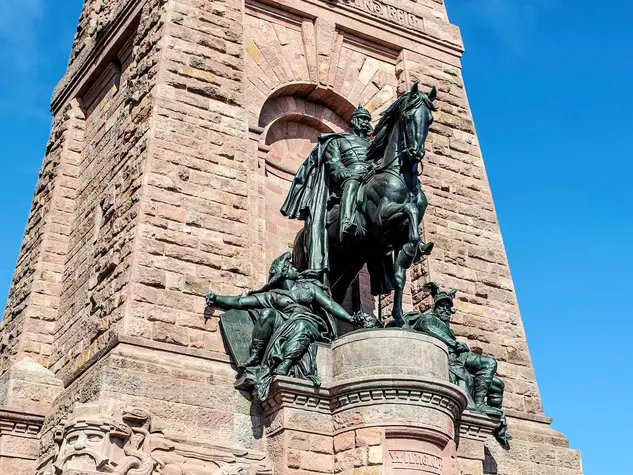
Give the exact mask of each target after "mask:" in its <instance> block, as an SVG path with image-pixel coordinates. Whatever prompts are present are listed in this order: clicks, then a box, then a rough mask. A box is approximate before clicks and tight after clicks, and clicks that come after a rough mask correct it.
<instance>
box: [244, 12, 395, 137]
mask: <svg viewBox="0 0 633 475" xmlns="http://www.w3.org/2000/svg"><path fill="white" fill-rule="evenodd" d="M244 37H245V55H244V63H245V73H246V74H245V77H246V102H245V105H246V109H247V110H248V114H249V116H250V117H249V122H250V124H251V126H256V125H258V124H259V126H260V127H262V125H261V124H260V120H259V119H260V116H261V112H262V111H263V109H264V108H265V107H266V103H267V102H269V101H270V100H271V99H274V98H277V97H282V96H292V97H295V98H296V97H302V98H304V99H306V100H307V101H309V102H311V103H315V104H320V105H324V106H326V107H328V108H329V109H331V110H333V111H334V112H335V113H336V114H337V115H338V116H340V117H342V118H343V119H349V116H350V115H351V113H352V111H353V110H354V108H355V107H356V106H358V105H359V104H360V105H362V106H364V107H366V108H367V109H368V110H369V111H370V112H372V113H376V114H377V113H379V112H380V111H381V110H384V108H386V107H387V106H388V104H389V103H390V102H391V101H392V100H393V99H394V98H395V97H396V95H397V89H398V81H399V80H400V79H402V78H401V74H400V73H401V68H398V67H396V64H397V63H398V61H400V58H399V52H398V51H392V50H389V49H388V48H384V47H376V46H375V45H370V44H368V42H367V41H364V40H363V39H362V38H359V37H355V36H354V35H351V34H349V33H347V32H346V31H344V30H342V29H340V28H338V27H337V26H336V25H335V24H333V23H332V24H330V23H321V24H320V25H319V27H318V28H317V25H316V24H315V22H314V20H312V19H309V18H305V17H300V16H297V15H293V14H289V13H288V12H283V15H280V14H279V11H277V10H275V9H274V8H271V7H265V8H259V7H254V6H251V7H249V8H247V14H246V16H245V23H244Z"/></svg>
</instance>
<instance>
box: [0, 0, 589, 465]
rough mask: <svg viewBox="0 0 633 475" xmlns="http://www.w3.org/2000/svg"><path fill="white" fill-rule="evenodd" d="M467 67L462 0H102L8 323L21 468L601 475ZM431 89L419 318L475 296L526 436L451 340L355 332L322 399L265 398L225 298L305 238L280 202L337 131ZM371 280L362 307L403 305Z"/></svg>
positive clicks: (290, 383) (72, 75)
mask: <svg viewBox="0 0 633 475" xmlns="http://www.w3.org/2000/svg"><path fill="white" fill-rule="evenodd" d="M462 53H463V46H462V41H461V36H460V33H459V29H458V28H457V27H456V26H454V25H452V24H451V23H450V22H449V20H448V16H447V12H446V8H445V5H444V1H443V0H417V1H416V0H284V1H275V0H86V2H85V5H84V8H83V12H82V14H81V19H80V24H79V27H78V29H77V35H76V37H75V42H74V45H73V48H72V53H71V58H70V62H69V66H68V71H67V73H66V75H65V76H64V78H63V79H62V80H61V82H60V84H59V85H58V87H57V88H56V90H55V92H54V95H53V99H52V105H51V107H52V112H53V118H54V120H53V127H52V131H51V137H50V141H49V143H48V145H47V149H46V155H45V158H44V162H43V165H42V170H41V173H40V177H39V180H38V184H37V188H36V191H35V196H34V199H33V206H32V208H31V212H30V215H29V218H28V223H27V228H26V231H25V235H24V240H23V244H22V248H21V251H20V256H19V259H18V262H17V267H16V271H15V275H14V279H13V283H12V286H11V290H10V295H9V298H8V302H7V306H6V310H5V312H4V319H3V323H2V327H1V331H0V374H1V376H0V473H2V474H16V475H17V474H19V475H23V474H24V475H27V474H28V475H34V474H36V473H37V474H50V475H53V474H56V475H59V474H71V473H72V474H79V473H82V474H83V473H90V474H92V473H118V474H122V475H127V474H132V475H145V474H147V475H149V474H152V473H156V474H158V473H162V474H165V475H178V474H182V475H184V474H192V475H197V474H201V475H202V474H272V473H275V474H295V475H299V474H307V473H324V474H328V473H329V474H334V473H342V474H380V473H385V474H392V473H393V474H418V473H432V474H438V475H440V474H441V475H454V474H463V475H483V474H488V475H493V474H496V475H523V474H539V475H540V474H548V475H580V474H581V473H582V469H581V461H580V455H579V453H578V452H576V451H574V450H571V449H569V448H568V443H567V440H566V439H565V437H564V436H563V435H562V434H560V433H558V432H556V431H555V430H553V429H552V428H551V427H550V423H551V419H550V418H549V417H547V416H546V415H545V414H544V412H543V408H542V405H541V399H540V395H539V391H538V387H537V383H536V378H535V375H534V370H533V367H532V363H531V360H530V353H529V350H528V346H527V342H526V337H525V332H524V330H523V325H522V322H521V316H520V313H519V309H518V305H517V301H516V296H515V293H514V288H513V283H512V278H511V275H510V271H509V267H508V264H507V259H506V254H505V250H504V247H503V242H502V238H501V234H500V231H499V226H498V223H497V218H496V214H495V209H494V205H493V201H492V197H491V194H490V188H489V185H488V182H487V178H486V172H485V168H484V163H483V159H482V156H481V152H480V148H479V144H478V140H477V135H476V132H475V128H474V124H473V121H472V116H471V112H470V109H469V106H468V102H467V98H466V93H465V90H464V84H463V80H462V75H461V63H460V57H461V55H462ZM416 82H417V83H419V88H420V90H421V91H425V92H426V91H429V90H431V87H432V86H436V88H437V89H436V92H434V93H433V94H432V102H433V104H434V105H433V106H432V108H434V109H436V110H435V111H434V112H433V116H434V122H433V124H432V125H431V127H430V131H429V134H428V138H427V140H426V147H425V152H426V153H425V154H424V159H423V163H424V168H423V173H422V174H421V182H422V183H421V187H422V188H423V189H424V191H425V193H426V197H427V198H428V202H429V207H428V210H427V211H426V214H425V217H424V220H423V223H421V227H420V232H421V236H420V239H421V241H422V242H433V243H434V249H433V251H432V252H431V253H430V255H428V256H425V257H424V258H423V259H416V263H414V264H413V265H412V267H411V270H410V272H409V283H408V284H407V286H406V287H405V291H404V299H403V300H404V304H403V306H404V308H405V311H412V310H418V311H420V310H426V309H427V308H429V307H430V306H431V303H430V299H429V293H428V292H427V291H426V290H425V289H427V288H428V286H425V285H426V284H429V283H431V282H437V283H439V284H440V285H441V286H442V287H443V288H451V289H452V288H456V289H459V292H458V294H457V296H456V297H455V301H454V305H455V307H456V313H455V314H454V315H453V316H452V329H453V331H454V332H455V334H456V335H457V337H458V338H459V341H460V344H461V345H463V347H464V348H466V349H468V347H469V348H470V351H472V352H473V354H482V355H485V356H489V357H491V358H488V360H490V361H495V362H498V366H495V367H496V374H497V376H498V377H499V379H500V380H503V381H504V382H505V395H504V398H503V411H504V412H505V416H506V417H507V421H508V426H509V432H510V433H511V434H512V436H513V440H512V441H511V442H510V443H509V444H508V445H507V446H505V447H504V446H502V444H500V443H499V442H497V440H495V437H494V432H495V430H496V429H495V428H496V427H497V426H498V419H494V417H490V416H489V415H486V414H482V413H480V412H477V411H472V410H469V409H468V408H467V406H468V407H469V408H470V404H469V403H468V397H467V393H466V392H464V388H463V387H461V386H458V385H455V384H451V382H450V381H449V368H450V367H452V366H451V365H452V363H451V361H450V360H449V355H452V353H450V351H449V350H450V346H447V344H446V342H443V341H442V340H441V339H438V338H435V337H433V336H429V335H425V334H421V333H420V332H415V331H411V330H402V329H385V330H382V329H381V330H377V329H372V330H360V331H354V332H351V333H348V331H349V329H345V328H342V329H341V331H340V332H339V334H340V335H342V336H340V337H339V338H338V339H332V340H333V341H331V342H329V343H321V344H319V347H318V352H317V354H316V357H315V358H316V362H317V366H318V371H319V378H320V385H315V384H314V381H307V380H305V379H297V378H294V377H290V376H284V375H281V376H275V377H274V378H273V380H272V384H271V386H270V392H269V394H268V395H267V397H266V398H264V400H263V401H262V402H260V401H257V400H256V399H253V400H251V399H249V398H248V393H247V392H245V391H238V390H236V389H235V388H234V383H235V376H236V373H237V372H238V368H237V366H238V365H237V363H239V362H238V361H236V360H235V359H234V358H235V355H234V354H233V353H232V351H230V350H231V348H229V346H230V345H229V344H228V343H227V338H226V337H227V327H225V326H223V325H222V324H221V318H220V317H221V315H222V312H221V311H219V310H218V309H211V311H209V308H207V306H206V302H205V297H206V296H207V294H208V293H209V291H210V290H213V291H214V292H217V293H218V294H223V295H239V294H245V293H246V292H247V291H248V290H249V289H255V288H260V287H261V286H262V285H264V284H265V283H266V281H267V276H268V274H269V272H268V271H269V267H270V265H271V262H273V261H274V260H275V259H276V258H277V257H278V256H279V255H280V254H283V253H284V252H287V251H290V250H291V249H292V248H293V243H294V242H295V236H296V235H297V232H298V231H299V230H301V228H302V222H301V221H297V220H291V219H288V218H286V217H284V216H283V215H282V214H281V213H280V212H279V209H280V208H281V207H282V204H283V203H284V200H285V198H286V196H287V194H288V191H289V190H290V187H291V183H292V181H293V178H294V177H295V174H296V173H297V171H298V170H299V167H300V166H301V164H302V163H303V162H304V160H305V159H306V156H308V155H309V154H310V152H311V150H312V149H313V148H314V146H315V144H317V142H318V140H319V137H321V136H322V134H326V133H341V132H344V131H348V130H350V125H349V124H350V120H351V118H352V115H353V113H354V112H355V110H356V109H357V106H359V105H360V106H362V108H363V109H364V110H366V111H368V113H369V114H371V116H372V118H373V121H374V124H375V123H376V121H377V120H378V119H379V117H380V114H381V113H383V112H385V111H387V110H388V108H390V106H391V104H393V103H394V102H395V101H396V100H397V99H398V98H399V97H401V96H403V95H404V94H406V93H407V91H410V90H412V89H411V88H412V85H413V84H415V83H416ZM435 94H436V95H437V97H435ZM420 97H427V96H420ZM427 99H428V97H427ZM416 107H417V106H416ZM428 107H429V108H430V107H431V106H430V105H429V106H428ZM408 117H410V116H408ZM403 120H404V119H403ZM407 137H408V140H411V138H412V136H407ZM413 138H414V139H415V137H413ZM418 145H421V146H422V147H423V146H424V141H423V140H422V143H421V144H418ZM420 156H422V154H420ZM413 255H415V252H414V254H413ZM370 280H371V278H370V277H369V275H368V273H367V271H362V272H361V274H360V276H359V277H358V278H357V279H356V280H355V281H354V282H353V284H352V285H351V288H350V290H349V292H348V294H347V297H346V299H345V301H344V302H341V303H343V307H345V309H346V310H345V311H346V312H350V315H351V314H355V313H356V312H358V311H364V312H367V313H371V312H372V311H373V313H377V311H378V310H379V309H378V308H377V307H380V310H382V309H383V307H384V310H385V312H386V313H388V310H389V306H390V305H391V301H390V299H389V298H387V300H385V301H383V302H380V303H377V302H376V301H375V299H374V297H373V296H372V295H371V291H370V287H371V283H370ZM315 285H316V284H315ZM326 293H327V292H326ZM453 295H454V294H451V303H452V296H453ZM211 300H212V301H214V300H213V299H211ZM435 303H436V304H437V298H436V301H435ZM205 308H206V310H207V312H206V314H205ZM415 328H417V326H416V327H415ZM449 343H450V342H449ZM464 344H467V345H468V347H467V346H466V345H464ZM451 358H452V356H451ZM488 360H486V361H488ZM495 364H496V363H495ZM492 373H494V371H492ZM492 373H491V377H492ZM488 401H489V402H490V397H489V399H488Z"/></svg>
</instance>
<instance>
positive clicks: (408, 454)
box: [389, 450, 443, 471]
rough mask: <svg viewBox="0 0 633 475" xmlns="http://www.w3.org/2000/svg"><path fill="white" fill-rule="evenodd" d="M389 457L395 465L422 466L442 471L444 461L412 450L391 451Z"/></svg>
mask: <svg viewBox="0 0 633 475" xmlns="http://www.w3.org/2000/svg"><path fill="white" fill-rule="evenodd" d="M389 456H390V457H391V463H393V464H406V465H421V466H423V467H430V468H434V469H437V470H439V471H441V470H442V468H443V467H442V459H441V458H440V457H436V456H435V455H430V454H425V453H422V452H413V451H410V450H390V451H389Z"/></svg>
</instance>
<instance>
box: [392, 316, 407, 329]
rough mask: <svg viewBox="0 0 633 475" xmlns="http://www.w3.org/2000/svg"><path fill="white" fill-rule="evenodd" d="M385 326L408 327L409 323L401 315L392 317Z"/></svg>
mask: <svg viewBox="0 0 633 475" xmlns="http://www.w3.org/2000/svg"><path fill="white" fill-rule="evenodd" d="M387 328H409V325H408V324H407V322H406V321H405V320H404V318H402V317H394V318H393V320H391V321H390V322H389V324H388V325H387Z"/></svg>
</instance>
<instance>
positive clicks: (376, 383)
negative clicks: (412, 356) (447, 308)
mask: <svg viewBox="0 0 633 475" xmlns="http://www.w3.org/2000/svg"><path fill="white" fill-rule="evenodd" d="M383 404H390V405H393V404H402V405H409V406H423V407H432V408H433V409H435V410H437V411H439V412H442V413H444V414H446V415H447V416H449V417H450V418H451V419H453V420H457V419H459V417H460V414H461V413H462V412H463V410H464V409H465V408H466V405H467V399H466V394H465V393H463V391H462V390H461V389H459V388H458V387H457V386H455V385H452V384H450V383H447V382H444V381H439V380H429V379H421V378H417V377H409V378H408V379H405V378H404V377H403V376H402V375H393V376H389V375H380V376H372V377H369V378H368V377H358V378H353V379H348V380H345V381H338V382H332V383H330V384H323V385H322V386H314V385H313V384H312V383H311V382H309V381H305V380H300V379H294V378H288V377H280V376H278V377H276V378H275V379H274V381H273V383H272V385H271V389H270V395H269V398H268V399H267V400H266V402H264V403H263V404H262V409H263V412H264V416H265V419H266V420H267V425H268V427H267V430H266V432H267V434H268V435H271V434H272V433H275V432H277V431H279V430H280V429H281V428H282V426H283V425H284V423H285V422H284V421H283V420H282V419H281V418H279V417H277V416H278V413H279V411H280V410H282V409H284V408H291V409H299V410H306V411H310V412H312V413H315V414H323V415H332V416H333V415H336V414H338V413H341V412H344V411H350V410H354V409H355V408H360V407H363V406H372V407H377V406H380V405H383Z"/></svg>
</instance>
